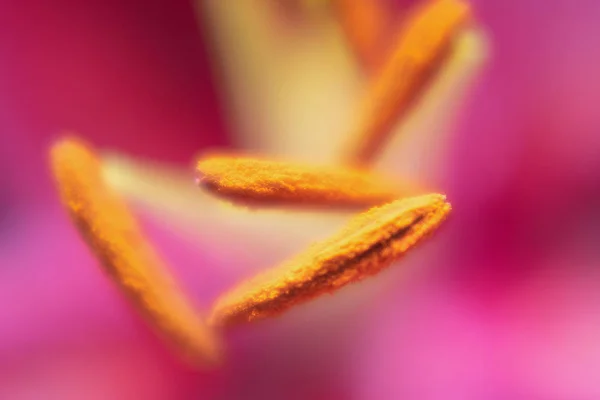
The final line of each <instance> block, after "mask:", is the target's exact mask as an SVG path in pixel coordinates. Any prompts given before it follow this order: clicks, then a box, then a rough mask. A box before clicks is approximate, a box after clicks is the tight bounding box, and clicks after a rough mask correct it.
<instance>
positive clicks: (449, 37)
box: [345, 0, 471, 164]
mask: <svg viewBox="0 0 600 400" xmlns="http://www.w3.org/2000/svg"><path fill="white" fill-rule="evenodd" d="M470 15H471V13H470V9H469V6H468V4H466V3H465V2H463V1H461V0H435V1H429V2H427V4H425V5H423V6H421V7H419V8H418V9H417V10H416V12H415V13H414V14H413V16H412V17H411V19H410V20H409V21H408V22H407V24H406V27H405V28H404V29H403V30H402V32H401V34H400V36H399V38H398V42H397V44H396V46H395V49H394V51H393V52H392V54H391V56H390V57H389V59H388V60H387V62H386V63H385V65H384V66H383V68H382V69H381V71H380V73H379V74H378V75H376V76H375V77H374V79H373V81H372V82H371V84H370V85H369V87H368V88H367V92H366V94H365V99H364V101H363V103H362V105H361V108H360V111H359V116H358V123H357V124H356V125H355V132H354V134H353V135H352V136H351V138H352V140H353V143H352V144H351V146H350V148H349V149H348V152H347V154H346V156H345V157H346V162H348V163H350V164H368V163H370V162H372V161H373V158H374V157H375V156H376V155H377V153H378V152H379V150H380V149H381V148H382V146H383V145H384V143H385V141H386V140H387V137H388V136H389V133H390V131H391V130H392V128H393V126H394V124H395V122H396V121H397V120H398V119H399V118H400V117H402V115H403V114H405V113H406V112H407V110H408V109H409V108H410V107H411V106H412V105H413V104H414V103H415V101H417V100H418V98H419V97H420V95H421V94H422V93H423V92H424V88H425V87H426V85H427V84H428V83H429V82H430V81H431V78H432V77H433V76H434V75H435V73H436V72H437V70H438V69H439V68H440V67H441V65H443V62H444V61H445V59H446V56H447V54H448V53H449V51H450V50H451V45H452V43H453V39H454V38H455V36H456V33H457V32H458V31H459V30H460V28H461V27H462V26H463V25H464V24H465V23H466V22H467V21H468V20H469V18H470Z"/></svg>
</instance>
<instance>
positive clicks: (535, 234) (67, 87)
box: [0, 0, 600, 399]
mask: <svg viewBox="0 0 600 400" xmlns="http://www.w3.org/2000/svg"><path fill="white" fill-rule="evenodd" d="M267 3H268V2H267ZM471 4H472V5H473V8H474V10H475V14H476V15H477V17H478V20H479V21H480V23H481V24H482V25H483V26H484V27H485V28H486V30H487V33H488V35H489V42H490V50H491V54H492V56H491V58H490V60H489V62H488V64H487V66H486V67H485V69H484V70H483V74H482V76H481V78H480V79H479V80H478V82H477V85H476V86H475V89H474V92H473V93H472V95H471V97H470V98H469V100H468V101H467V103H466V104H465V105H464V107H465V108H464V110H463V114H464V116H463V118H462V119H461V121H460V123H459V126H458V128H457V132H456V133H455V135H454V139H453V141H452V142H451V143H450V157H449V160H448V161H447V165H446V166H445V168H444V174H443V179H442V180H443V183H444V187H446V188H447V192H448V196H449V198H450V199H451V201H452V203H453V206H454V213H453V214H454V215H453V218H452V220H451V222H450V223H449V224H448V226H447V227H445V228H444V230H443V233H441V234H440V236H439V238H438V239H439V240H438V243H437V245H436V246H435V248H436V252H435V254H434V255H433V256H432V257H431V260H430V263H431V265H429V266H428V267H427V273H425V274H423V275H419V276H418V277H414V278H412V279H411V280H409V284H408V285H407V284H403V285H402V286H398V289H397V290H388V291H386V292H384V293H382V294H380V295H378V296H376V297H375V298H373V299H372V300H371V301H370V303H369V304H368V305H365V306H364V307H360V308H359V309H358V310H356V311H355V312H354V311H352V312H349V313H348V314H351V315H345V316H344V317H343V318H342V317H338V316H336V315H335V314H331V315H329V314H327V315H326V316H325V317H322V318H317V319H314V320H313V319H311V318H310V315H311V314H310V313H308V314H303V313H299V314H296V318H292V317H290V318H287V319H284V320H283V322H277V321H273V322H268V323H266V324H262V325H256V326H251V327H248V328H244V329H240V330H238V331H236V332H234V333H232V334H231V335H230V336H228V337H227V342H228V345H229V346H230V347H231V348H232V351H231V353H232V354H231V358H230V359H229V361H228V363H227V364H226V366H225V367H224V368H223V369H222V370H219V371H213V372H202V371H196V370H194V369H192V368H191V367H187V366H185V365H182V364H181V363H180V362H179V361H178V360H176V359H175V358H174V357H173V356H172V355H171V354H169V353H168V351H167V350H166V349H164V348H163V346H162V343H161V342H160V341H159V340H158V339H156V338H155V337H154V335H153V334H152V333H151V332H149V331H148V329H147V327H146V325H145V324H144V323H143V322H142V321H139V320H138V317H137V316H136V315H135V313H134V312H133V311H132V310H130V309H129V307H128V306H127V304H126V303H125V301H124V300H122V299H121V298H120V296H119V294H118V293H117V291H116V290H115V289H114V288H113V287H112V286H111V285H110V284H109V283H108V281H107V280H106V279H105V277H104V276H103V274H102V273H101V272H100V270H99V268H98V267H97V265H96V263H95V261H94V260H93V258H92V256H91V255H90V254H89V253H88V251H87V249H86V248H85V246H84V245H83V243H82V242H81V241H80V239H79V237H78V235H77V232H75V230H74V229H73V228H72V226H71V225H70V223H69V220H68V219H67V217H66V214H65V213H64V211H63V210H62V209H61V208H60V205H59V203H58V199H57V197H56V194H55V192H54V189H53V186H52V183H51V179H50V176H49V171H48V168H47V160H46V152H47V149H48V146H49V145H50V143H51V142H52V140H54V139H55V138H56V137H58V135H59V134H60V133H61V132H62V131H64V130H68V131H73V132H77V133H79V134H81V135H82V136H84V137H86V138H87V139H89V140H90V141H91V142H92V143H93V144H94V145H96V146H98V147H100V148H112V149H118V150H119V151H122V152H126V153H128V154H130V155H134V156H141V157H144V158H151V159H154V160H160V161H166V162H170V163H173V164H179V165H181V166H182V167H183V168H190V169H191V162H192V160H193V156H194V155H195V154H197V152H198V151H199V150H201V149H204V148H207V147H214V146H221V147H224V146H233V145H234V143H233V141H232V140H231V139H230V138H231V137H232V135H231V132H229V128H230V123H229V121H227V118H226V114H225V113H224V111H223V108H222V105H221V104H220V103H219V101H218V90H219V83H218V81H217V80H216V79H214V76H215V71H214V64H212V63H210V57H211V53H210V52H209V50H208V47H207V45H206V39H207V38H206V35H207V30H206V29H202V27H199V26H198V21H197V20H196V17H195V14H194V10H193V5H192V4H191V3H189V2H187V1H143V2H142V1H129V2H120V1H88V2H68V1H48V2H44V1H34V0H32V1H21V2H19V1H4V2H2V3H1V4H0V60H1V61H0V167H1V169H2V173H1V174H0V398H2V399H5V398H6V399H80V398H86V399H96V398H98V399H104V398H111V399H129V398H146V399H163V398H181V399H188V398H190V399H195V398H226V399H237V398H240V399H253V398H261V399H267V398H289V399H296V398H298V399H301V398H313V399H325V398H327V399H329V398H340V399H363V398H365V399H366V398H383V399H387V398H389V399H396V398H403V399H413V398H414V399H454V398H456V399H459V398H460V399H465V398H468V399H496V398H497V399H500V398H512V399H557V398H560V399H562V398H565V399H591V398H599V397H600V383H598V382H599V381H598V379H597V376H596V372H595V371H598V369H599V368H600V339H598V338H599V337H600V269H599V267H600V250H598V247H597V242H598V239H599V238H600V113H599V112H598V111H597V104H600V78H599V76H598V72H597V69H598V68H597V67H598V65H599V63H600V25H599V24H598V21H600V3H599V2H597V1H595V0H580V1H567V0H545V1H541V0H523V1H520V2H516V1H509V2H500V1H490V0H487V1H486V0H473V1H472V2H471ZM399 9H400V10H401V9H402V7H400V8H399ZM288 12H290V13H294V12H297V11H294V8H292V9H290V10H288ZM285 21H288V22H287V23H290V22H289V20H288V19H287V18H286V19H285ZM192 183H193V182H192ZM144 221H145V222H144V223H145V225H144V226H145V227H146V228H147V229H148V231H149V235H150V236H151V237H152V239H153V240H154V241H156V243H157V244H158V245H159V247H160V248H161V250H163V251H164V252H165V254H166V256H167V258H168V259H169V261H171V262H172V263H174V264H176V265H178V268H179V269H178V273H179V274H180V276H183V277H185V278H190V279H189V283H187V286H188V288H189V290H190V291H191V293H192V296H193V297H194V299H195V300H196V301H198V302H206V301H208V300H209V299H211V298H213V297H214V295H215V294H216V293H217V292H218V291H219V290H221V289H222V288H223V287H224V281H226V280H227V279H228V278H223V277H222V276H220V275H219V274H218V273H217V272H214V271H218V265H217V264H218V263H220V262H227V261H222V260H220V259H216V258H214V257H213V256H212V255H211V254H209V253H207V252H204V251H203V249H202V248H201V246H199V247H194V246H191V245H190V244H189V243H181V242H180V241H178V240H177V236H176V235H174V234H172V232H171V231H170V230H169V228H168V222H164V221H163V222H162V223H157V222H156V221H154V220H152V219H151V218H149V219H144ZM173 229H174V228H173ZM208 229H210V227H208ZM226 247H227V244H226V243H224V244H223V248H226ZM268 251H269V249H268V244H266V245H265V247H264V248H262V249H260V248H259V249H256V252H257V253H258V254H260V252H265V253H267V252H268ZM231 257H232V259H233V260H235V262H243V260H238V259H236V255H235V254H232V255H231ZM229 262H233V261H229ZM199 265H201V266H202V267H201V268H199V267H198V266H199ZM195 280H198V281H199V280H203V283H202V284H199V283H195V282H196V281H195ZM186 281H187V280H186ZM207 286H212V289H210V290H208V291H209V292H210V293H206V294H205V293H204V291H205V288H206V287H207ZM392 286H393V285H392ZM349 295H350V296H351V294H349ZM347 296H348V295H347ZM319 304H322V303H319ZM319 304H318V305H317V306H316V307H321V305H319ZM323 307H325V308H324V309H327V308H326V306H323Z"/></svg>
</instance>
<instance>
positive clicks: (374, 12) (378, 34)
mask: <svg viewBox="0 0 600 400" xmlns="http://www.w3.org/2000/svg"><path fill="white" fill-rule="evenodd" d="M333 6H334V9H335V12H336V14H337V16H338V19H339V21H340V25H341V27H342V29H343V31H344V33H345V35H346V37H347V38H348V42H349V44H350V46H351V47H352V50H353V51H354V52H355V53H356V55H357V57H358V59H359V61H360V62H361V64H362V66H363V67H366V68H367V69H372V68H374V67H375V66H377V64H378V63H379V62H381V59H382V54H383V53H384V49H383V47H384V45H385V43H384V42H385V40H384V39H385V36H386V33H387V28H388V26H389V25H391V24H390V18H389V13H387V12H386V11H385V10H384V9H383V7H382V5H381V2H380V1H378V0H334V1H333Z"/></svg>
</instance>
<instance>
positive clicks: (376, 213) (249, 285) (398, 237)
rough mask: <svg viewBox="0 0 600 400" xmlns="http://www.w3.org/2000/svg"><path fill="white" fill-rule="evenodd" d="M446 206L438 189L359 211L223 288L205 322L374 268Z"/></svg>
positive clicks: (252, 313)
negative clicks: (291, 254)
mask: <svg viewBox="0 0 600 400" xmlns="http://www.w3.org/2000/svg"><path fill="white" fill-rule="evenodd" d="M450 209H451V207H450V204H449V203H447V202H446V200H445V197H444V196H443V195H439V194H429V195H423V196H418V197H412V198H408V199H403V200H397V201H395V202H392V203H389V204H386V205H384V206H381V207H376V208H373V209H371V210H369V211H367V212H365V213H362V214H359V215H358V216H356V217H355V218H353V219H352V220H351V221H350V222H349V223H348V225H347V226H346V227H345V228H344V229H343V230H341V231H340V232H339V233H338V234H336V235H334V236H333V237H331V238H329V239H328V240H326V241H324V242H321V243H318V244H315V245H313V246H312V247H309V248H308V249H307V250H306V251H305V252H304V253H301V254H300V255H298V256H296V257H295V258H293V259H291V260H290V261H288V262H286V263H284V264H283V265H281V266H280V267H278V268H275V269H273V270H270V271H266V272H265V273H263V274H262V275H259V276H257V277H256V278H254V279H252V280H249V281H247V282H244V283H242V284H241V285H240V286H238V287H236V288H234V289H233V290H231V291H230V292H228V293H225V294H224V295H223V296H221V297H220V298H219V299H218V300H217V302H216V303H215V306H214V307H213V311H212V315H211V317H210V323H212V324H215V325H231V324H235V323H240V322H247V321H251V320H255V319H261V318H265V317H269V316H274V315H278V314H280V313H282V312H284V311H285V310H287V309H289V308H290V307H292V306H294V305H295V304H299V303H303V302H306V301H308V300H310V299H312V298H314V297H317V296H319V295H322V294H324V293H332V292H335V291H336V290H338V289H339V288H341V287H343V286H345V285H347V284H349V283H353V282H357V281H360V280H362V279H364V278H366V277H368V276H370V275H374V274H377V273H378V272H380V271H381V270H383V269H384V268H386V267H388V266H389V265H390V264H391V263H392V262H393V261H394V260H396V259H398V258H399V257H401V256H402V255H404V254H405V253H406V252H407V251H408V250H409V249H410V248H412V247H413V246H414V245H415V244H417V243H419V242H420V241H421V240H422V239H423V238H424V237H426V236H427V235H429V234H430V233H432V232H433V231H435V230H436V228H437V227H438V226H439V225H440V224H441V223H442V222H443V221H444V219H445V218H446V216H447V215H448V213H449V212H450Z"/></svg>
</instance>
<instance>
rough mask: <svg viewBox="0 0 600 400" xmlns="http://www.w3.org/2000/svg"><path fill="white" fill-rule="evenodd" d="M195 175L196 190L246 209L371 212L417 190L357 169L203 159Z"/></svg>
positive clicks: (245, 159) (224, 158)
mask: <svg viewBox="0 0 600 400" xmlns="http://www.w3.org/2000/svg"><path fill="white" fill-rule="evenodd" d="M197 173H198V183H199V185H200V186H201V187H203V188H205V189H207V190H210V191H211V192H213V193H214V194H216V195H219V196H221V197H224V198H227V199H229V200H231V201H234V202H237V203H243V204H246V205H252V204H261V205H265V204H266V205H278V204H298V205H308V206H327V207H340V206H342V207H371V206H374V205H379V204H383V203H387V202H390V201H392V200H394V199H397V198H398V197H400V196H407V195H411V194H415V193H416V192H417V190H418V189H417V187H416V185H412V184H407V183H404V184H400V183H398V182H395V181H393V180H391V179H388V178H386V177H383V176H380V175H377V174H375V173H371V172H366V171H363V170H360V169H353V168H346V167H322V166H314V165H303V164H294V163H287V162H279V161H270V160H261V159H253V158H238V157H226V156H219V157H209V158H205V159H202V160H200V161H199V162H198V164H197Z"/></svg>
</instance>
